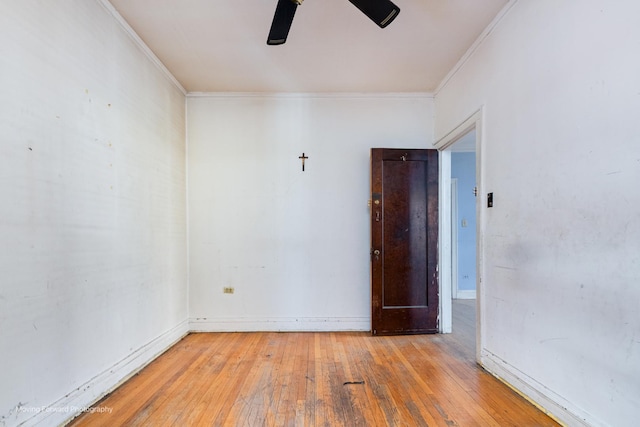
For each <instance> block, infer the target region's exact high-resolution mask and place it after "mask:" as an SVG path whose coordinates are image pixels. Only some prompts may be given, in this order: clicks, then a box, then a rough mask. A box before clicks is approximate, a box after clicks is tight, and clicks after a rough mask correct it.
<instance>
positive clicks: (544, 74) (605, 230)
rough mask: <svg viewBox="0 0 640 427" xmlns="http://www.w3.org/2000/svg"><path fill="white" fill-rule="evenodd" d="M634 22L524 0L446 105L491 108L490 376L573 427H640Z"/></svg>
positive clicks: (573, 5)
mask: <svg viewBox="0 0 640 427" xmlns="http://www.w3.org/2000/svg"><path fill="white" fill-rule="evenodd" d="M638 16H640V2H637V1H636V0H618V1H615V2H612V1H605V0H601V1H596V0H589V1H562V2H558V1H552V0H536V1H530V0H520V1H518V2H517V3H515V6H513V8H512V9H511V10H510V11H509V12H508V13H507V14H506V16H505V17H504V19H503V20H502V21H501V22H500V23H499V24H498V25H497V27H496V28H495V29H494V30H493V31H492V32H491V34H490V35H489V36H488V37H487V38H486V40H485V41H484V42H483V43H482V44H481V45H480V47H479V48H478V49H477V51H476V52H475V53H474V54H473V55H472V56H471V57H470V58H469V60H468V61H467V62H466V63H465V64H464V65H463V66H462V67H461V69H460V70H459V71H458V72H457V73H455V74H454V76H453V77H452V79H451V80H450V81H448V83H447V84H445V85H444V86H443V88H442V89H441V90H440V91H439V92H438V93H437V95H436V116H437V118H436V139H439V138H441V137H442V136H444V135H445V134H447V133H448V132H450V131H451V130H452V129H454V128H455V127H456V126H457V125H458V124H459V123H461V122H463V121H464V119H466V118H467V117H468V116H469V115H470V114H472V113H473V112H474V111H477V110H478V109H479V108H480V107H481V106H484V108H483V121H484V123H483V139H482V141H483V144H482V147H483V150H482V153H481V158H482V174H483V176H482V182H483V189H482V190H483V193H486V192H489V191H492V192H494V206H495V207H493V208H491V209H486V208H484V209H485V211H484V218H485V221H484V224H481V227H482V228H483V230H484V231H483V237H484V244H483V248H482V249H483V252H484V263H483V265H482V270H483V271H484V277H483V278H482V300H483V305H484V309H483V312H484V321H485V329H484V332H485V335H484V348H483V349H482V352H483V363H485V365H486V366H487V367H488V368H489V369H491V370H493V371H494V372H497V373H498V374H499V375H501V376H503V377H504V378H506V379H507V381H509V382H511V383H513V384H515V385H516V386H518V387H520V388H522V389H523V390H525V391H526V392H527V393H529V394H530V395H531V396H532V397H534V398H535V399H536V400H538V401H539V402H541V403H542V404H543V405H545V406H547V407H548V408H549V409H551V410H552V411H555V413H556V414H557V415H558V416H560V417H562V418H563V419H564V420H565V421H567V422H568V423H569V424H570V425H575V424H579V423H580V422H581V421H580V420H586V423H588V424H590V425H599V426H604V425H610V426H632V425H637V423H638V419H639V418H640V315H639V313H640V286H639V284H640V191H639V190H638V183H639V182H640V137H639V135H640V132H639V130H638V125H637V121H638V117H640V56H639V55H638V53H639V52H640V26H638V23H637V18H638ZM482 197H483V198H484V197H485V195H484V194H482ZM562 407H566V408H567V410H568V412H564V411H563V410H562ZM569 413H571V414H573V415H571V414H569Z"/></svg>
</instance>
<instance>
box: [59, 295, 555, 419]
mask: <svg viewBox="0 0 640 427" xmlns="http://www.w3.org/2000/svg"><path fill="white" fill-rule="evenodd" d="M474 309H475V302H466V301H465V302H464V303H454V315H455V317H454V333H453V334H447V335H413V336H397V337H372V336H370V335H369V334H367V333H362V332H333V333H298V332H296V333H276V332H268V333H216V334H207V333H198V334H191V335H188V336H187V337H185V338H184V339H183V340H182V341H180V342H179V343H177V344H176V345H175V346H174V347H172V348H171V349H169V350H168V351H167V352H166V353H165V354H163V355H162V356H161V357H159V358H158V359H157V360H156V361H154V362H152V363H151V364H150V365H149V366H147V367H146V368H145V369H143V370H142V371H141V372H140V373H139V374H137V375H135V376H134V377H132V378H131V379H130V380H129V381H127V382H126V383H125V384H123V385H122V386H121V387H119V388H118V389H117V390H115V391H114V392H113V393H111V394H110V395H109V396H107V397H106V398H105V399H103V400H102V401H100V402H99V403H98V404H96V406H102V407H109V408H111V413H93V414H91V413H86V414H84V415H82V416H80V417H79V418H77V419H76V420H74V421H72V422H71V426H74V427H76V426H91V427H93V426H149V425H152V426H154V427H155V426H234V427H235V426H249V427H254V426H268V427H270V426H278V427H280V426H295V427H297V426H309V427H316V426H317V427H320V426H331V427H334V426H349V427H353V426H355V427H358V426H376V427H378V426H393V427H395V426H428V427H455V426H460V427H467V426H483V427H484V426H501V427H502V426H519V427H520V426H524V427H527V426H532V427H533V426H536V427H539V426H556V425H557V424H556V423H555V422H554V421H553V420H551V419H550V418H548V417H547V416H546V415H545V414H543V413H542V412H540V411H539V410H538V409H537V408H535V407H534V406H533V405H531V404H530V403H529V402H527V401H526V400H525V399H524V398H522V397H521V396H519V395H517V394H516V393H515V392H514V391H513V390H511V389H509V388H508V387H507V386H505V385H504V384H502V383H501V382H499V381H498V380H497V379H495V378H494V377H492V376H491V375H490V374H488V373H487V372H485V371H484V370H482V369H481V368H479V367H478V366H477V365H476V363H475V333H474V332H473V331H474V327H475V314H474Z"/></svg>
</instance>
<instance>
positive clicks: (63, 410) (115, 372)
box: [20, 320, 189, 426]
mask: <svg viewBox="0 0 640 427" xmlns="http://www.w3.org/2000/svg"><path fill="white" fill-rule="evenodd" d="M188 326H189V325H188V322H187V321H186V320H185V321H183V322H181V323H180V324H178V325H176V326H175V327H174V328H172V329H170V330H168V331H166V332H165V333H163V334H162V335H160V336H158V337H157V338H155V339H154V340H152V341H150V342H148V343H147V344H145V345H143V346H142V347H140V348H138V349H137V350H135V351H133V352H131V354H129V355H128V356H127V357H125V358H124V359H122V360H120V361H119V362H118V363H116V364H115V365H113V366H111V367H110V368H109V369H106V370H105V371H103V372H102V373H100V374H98V375H96V376H95V377H94V378H92V379H90V380H89V381H87V382H86V383H85V384H83V385H81V386H80V387H78V388H77V389H75V390H74V391H72V392H70V393H69V394H67V395H66V396H65V397H63V398H62V399H60V400H58V401H57V402H53V403H52V404H50V405H48V406H47V407H43V408H40V410H39V411H34V415H33V416H32V417H31V418H29V419H27V420H25V421H24V422H22V423H21V424H20V425H21V426H36V425H38V426H39V425H64V424H66V423H68V422H69V421H71V420H72V419H73V418H75V417H76V416H77V415H78V414H80V413H81V412H83V411H86V410H87V409H88V408H90V407H91V406H92V405H93V404H94V403H95V402H97V401H99V400H100V399H102V398H103V397H104V396H106V395H107V394H109V393H110V392H111V391H113V390H114V389H116V388H117V387H118V386H120V385H121V384H122V383H124V382H125V381H126V380H128V379H129V378H130V377H131V376H133V375H134V374H136V373H137V372H139V371H140V370H141V369H142V368H144V367H145V366H147V365H148V364H149V363H151V362H152V361H153V360H154V359H156V358H157V357H158V356H160V355H161V354H162V353H164V352H165V351H166V350H168V349H169V348H171V347H172V346H173V345H174V344H175V343H176V342H178V341H179V340H180V339H182V338H183V337H184V336H185V335H187V334H188V333H189V328H188Z"/></svg>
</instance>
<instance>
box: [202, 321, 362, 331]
mask: <svg viewBox="0 0 640 427" xmlns="http://www.w3.org/2000/svg"><path fill="white" fill-rule="evenodd" d="M189 329H190V330H191V331H192V332H285V331H286V332H337V331H369V330H371V319H370V318H368V317H284V318H282V317H277V318H273V317H265V318H253V317H252V318H192V319H190V321H189Z"/></svg>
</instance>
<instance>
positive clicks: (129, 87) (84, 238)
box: [0, 0, 188, 426]
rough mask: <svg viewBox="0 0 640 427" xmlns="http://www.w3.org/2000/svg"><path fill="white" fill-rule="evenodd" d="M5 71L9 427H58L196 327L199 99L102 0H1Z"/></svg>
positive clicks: (0, 121)
mask: <svg viewBox="0 0 640 427" xmlns="http://www.w3.org/2000/svg"><path fill="white" fill-rule="evenodd" d="M0 81H1V83H2V84H1V85H0V100H1V101H0V425H6V426H12V425H17V424H20V423H22V422H24V421H25V420H30V421H28V422H27V424H30V423H33V422H37V423H39V425H56V424H57V423H59V422H61V420H64V419H65V418H66V417H69V416H70V415H71V411H70V409H71V408H70V407H69V405H70V402H73V403H74V404H75V405H83V404H87V403H89V402H90V401H91V400H92V399H93V398H95V397H97V396H99V395H100V394H101V393H103V392H104V391H105V388H108V387H110V385H112V383H113V381H117V379H118V378H117V376H118V375H126V374H127V373H128V372H129V371H131V370H132V369H135V368H136V367H137V366H138V365H139V364H140V363H144V362H145V361H146V360H148V358H149V357H150V355H146V353H147V352H154V351H155V352H157V351H158V350H159V349H162V343H160V344H158V343H159V341H160V342H162V340H165V341H167V340H171V339H175V338H176V337H179V336H180V335H181V334H182V333H184V332H185V331H186V328H187V326H186V319H187V308H188V307H187V283H186V277H187V275H186V265H187V264H186V191H185V188H186V184H185V181H186V176H185V174H186V171H185V137H184V135H185V111H184V105H185V98H184V95H183V93H182V92H181V91H180V90H179V89H178V88H177V87H176V86H175V85H174V84H173V83H172V82H171V81H170V79H168V78H167V76H166V75H165V74H164V73H162V72H161V71H160V70H159V69H158V67H157V66H156V65H155V64H154V63H153V62H152V61H151V60H150V59H149V58H148V57H147V56H146V55H145V54H144V53H143V52H142V50H141V49H140V48H139V47H138V46H137V45H136V44H135V43H134V42H133V40H132V38H131V37H130V36H129V35H128V34H127V33H126V32H125V31H124V30H123V28H122V27H121V26H120V24H119V23H118V22H117V21H116V20H115V19H114V18H113V17H112V16H111V15H110V13H109V12H108V11H107V9H105V7H103V5H102V4H101V3H100V2H98V1H84V0H83V1H77V0H76V1H73V0H64V1H51V2H49V1H34V0H20V1H17V0H16V1H3V2H1V3H0ZM151 356H152V355H151ZM145 358H146V360H145ZM114 372H115V373H114ZM43 407H49V408H52V409H49V410H57V411H58V413H55V412H52V413H49V414H46V413H40V414H38V413H37V411H36V410H37V408H43ZM65 410H66V411H67V412H66V413H65Z"/></svg>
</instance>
